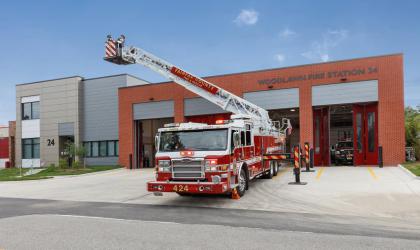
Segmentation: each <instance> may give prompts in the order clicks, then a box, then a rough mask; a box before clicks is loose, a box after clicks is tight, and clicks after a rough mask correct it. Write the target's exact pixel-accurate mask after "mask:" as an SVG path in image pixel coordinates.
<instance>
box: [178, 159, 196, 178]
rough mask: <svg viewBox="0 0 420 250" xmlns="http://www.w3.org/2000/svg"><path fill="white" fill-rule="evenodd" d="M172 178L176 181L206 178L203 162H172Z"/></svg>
mask: <svg viewBox="0 0 420 250" xmlns="http://www.w3.org/2000/svg"><path fill="white" fill-rule="evenodd" d="M172 177H173V178H174V179H200V178H204V169H203V164H202V161H201V160H190V159H188V160H175V161H172Z"/></svg>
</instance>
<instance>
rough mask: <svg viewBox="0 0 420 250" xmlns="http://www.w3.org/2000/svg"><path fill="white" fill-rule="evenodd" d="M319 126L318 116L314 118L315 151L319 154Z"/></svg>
mask: <svg viewBox="0 0 420 250" xmlns="http://www.w3.org/2000/svg"><path fill="white" fill-rule="evenodd" d="M319 130H320V127H319V116H317V117H316V118H315V153H317V154H319V152H320V147H319V134H320V131H319Z"/></svg>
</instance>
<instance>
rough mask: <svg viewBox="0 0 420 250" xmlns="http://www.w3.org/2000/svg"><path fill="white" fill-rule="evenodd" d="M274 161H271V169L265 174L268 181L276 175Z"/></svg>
mask: <svg viewBox="0 0 420 250" xmlns="http://www.w3.org/2000/svg"><path fill="white" fill-rule="evenodd" d="M273 162H274V161H270V169H269V170H268V171H267V172H266V173H265V178H266V179H272V178H273V175H274V164H273Z"/></svg>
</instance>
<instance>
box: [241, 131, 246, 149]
mask: <svg viewBox="0 0 420 250" xmlns="http://www.w3.org/2000/svg"><path fill="white" fill-rule="evenodd" d="M245 145H246V137H245V131H241V146H242V147H243V146H245Z"/></svg>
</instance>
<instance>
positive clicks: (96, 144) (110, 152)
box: [83, 141, 118, 157]
mask: <svg viewBox="0 0 420 250" xmlns="http://www.w3.org/2000/svg"><path fill="white" fill-rule="evenodd" d="M83 144H84V147H85V150H86V157H115V156H118V141H90V142H84V143H83Z"/></svg>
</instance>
